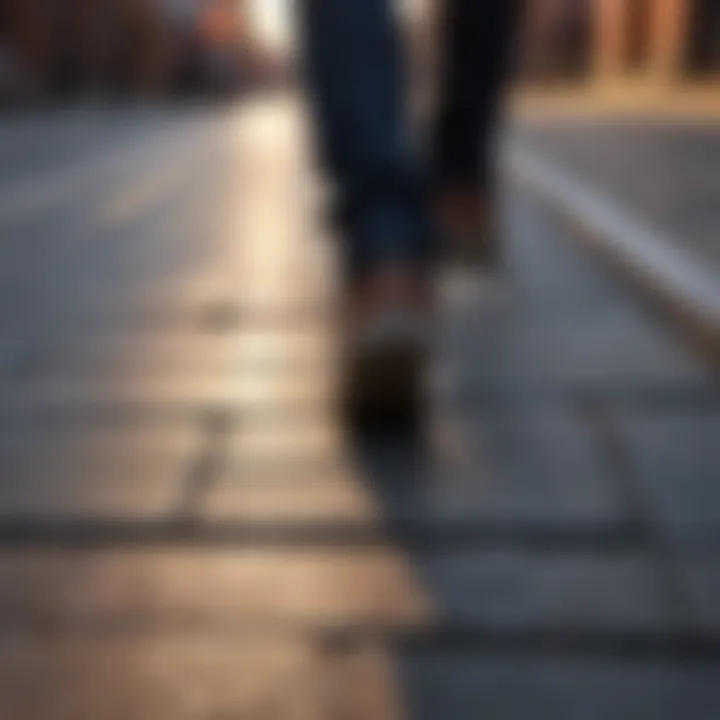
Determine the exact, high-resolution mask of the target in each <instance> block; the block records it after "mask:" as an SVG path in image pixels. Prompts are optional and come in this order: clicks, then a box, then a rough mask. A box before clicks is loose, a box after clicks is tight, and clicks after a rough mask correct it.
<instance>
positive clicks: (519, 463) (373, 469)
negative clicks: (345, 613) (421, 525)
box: [357, 403, 625, 526]
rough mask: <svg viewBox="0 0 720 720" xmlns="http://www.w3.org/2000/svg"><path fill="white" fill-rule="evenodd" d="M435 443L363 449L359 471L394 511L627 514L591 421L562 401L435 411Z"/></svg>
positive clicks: (493, 515)
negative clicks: (584, 420) (564, 404)
mask: <svg viewBox="0 0 720 720" xmlns="http://www.w3.org/2000/svg"><path fill="white" fill-rule="evenodd" d="M432 436H433V440H432V448H431V449H430V450H424V449H422V448H417V447H414V446H408V445H403V444H402V443H392V442H389V443H385V444H380V445H377V446H367V447H361V448H360V451H359V453H358V455H357V474H358V477H359V478H360V479H362V480H363V481H364V482H366V483H367V484H368V485H369V486H370V487H371V488H372V489H373V491H374V492H375V493H376V494H377V495H378V496H379V497H381V498H382V499H383V502H384V503H386V504H387V506H388V508H389V510H390V511H391V513H396V514H398V515H407V514H408V513H410V514H420V515H430V516H433V517H437V518H445V519H453V518H454V519H462V518H476V519H478V520H485V521H492V522H495V523H503V522H545V523H558V522H559V523H573V524H576V525H580V526H582V524H583V523H606V524H613V523H616V522H618V521H622V520H624V519H625V516H624V511H623V509H622V508H620V507H619V506H618V503H617V500H616V498H615V496H614V493H613V489H612V484H611V483H610V482H609V477H608V475H607V468H606V466H605V464H604V458H603V457H602V455H601V452H600V449H599V447H597V446H596V444H595V440H594V438H593V436H592V435H591V434H590V432H589V430H588V427H587V426H586V425H585V424H583V422H582V421H581V419H580V418H579V417H578V416H577V415H575V414H574V413H573V412H572V411H571V410H570V409H569V408H568V407H565V406H562V405H559V406H558V405H549V406H540V407H539V406H535V405H531V404H520V405H517V406H512V405H511V406H502V405H501V406H497V405H495V404H492V403H490V404H489V405H488V406H487V407H486V408H483V409H482V410H478V411H477V412H475V411H473V412H468V413H461V412H457V411H456V412H453V411H452V410H451V409H450V410H448V411H447V412H443V413H441V414H439V416H438V418H437V421H436V423H435V426H434V428H433V431H432Z"/></svg>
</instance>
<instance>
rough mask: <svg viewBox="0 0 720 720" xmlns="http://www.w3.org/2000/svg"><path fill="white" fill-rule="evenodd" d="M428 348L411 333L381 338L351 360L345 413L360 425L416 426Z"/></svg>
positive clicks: (356, 353) (363, 426) (356, 424)
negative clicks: (411, 336) (409, 334)
mask: <svg viewBox="0 0 720 720" xmlns="http://www.w3.org/2000/svg"><path fill="white" fill-rule="evenodd" d="M427 358H428V352H427V348H426V347H425V346H424V344H423V343H421V342H419V341H418V340H417V339H413V338H410V337H403V336H397V337H388V338H384V339H378V340H377V341H375V342H373V343H371V344H368V345H367V346H365V347H363V348H361V349H359V350H357V351H356V352H355V354H354V355H353V357H352V359H351V360H350V362H349V366H348V376H347V387H346V392H345V393H344V410H345V416H346V418H347V420H348V421H349V423H350V424H351V426H354V427H356V428H360V429H376V428H377V429H385V428H388V429H391V428H399V427H403V428H407V427H415V426H417V425H418V424H419V422H420V421H421V419H422V415H423V412H422V409H423V405H424V378H425V368H426V364H427Z"/></svg>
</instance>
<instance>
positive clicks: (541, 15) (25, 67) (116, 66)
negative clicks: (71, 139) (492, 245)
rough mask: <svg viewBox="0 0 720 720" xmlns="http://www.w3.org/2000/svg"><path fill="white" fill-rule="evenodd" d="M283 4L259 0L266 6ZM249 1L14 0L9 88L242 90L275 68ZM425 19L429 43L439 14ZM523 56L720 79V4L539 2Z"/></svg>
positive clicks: (7, 52) (593, 77)
mask: <svg viewBox="0 0 720 720" xmlns="http://www.w3.org/2000/svg"><path fill="white" fill-rule="evenodd" d="M435 1H438V0H425V1H424V2H423V1H422V0H416V2H415V5H416V6H417V7H421V8H422V7H425V9H427V8H428V2H430V3H431V2H435ZM277 5H278V3H277V2H276V0H255V6H256V7H255V10H256V11H257V12H256V14H257V13H260V14H262V13H261V12H260V10H263V8H265V9H266V8H272V7H275V6H277ZM409 5H413V3H412V2H410V3H409ZM257 6H262V7H261V8H260V10H258V7H257ZM250 8H251V0H3V2H2V3H0V95H2V96H4V97H6V98H7V97H11V96H14V97H21V96H25V97H54V96H58V97H62V96H68V95H77V94H106V95H107V94H109V95H113V96H114V95H122V94H126V95H128V94H129V95H136V94H139V95H144V94H150V95H157V94H171V93H175V92H203V93H205V92H228V91H232V90H236V89H238V88H239V87H240V86H242V83H243V80H244V79H247V75H248V74H249V73H250V74H251V73H253V72H255V73H262V72H263V68H265V69H267V68H269V67H270V66H271V65H272V59H271V58H270V56H269V55H270V54H269V53H268V52H267V47H263V46H262V45H260V44H258V43H257V42H256V37H255V35H254V33H253V29H252V23H251V22H250V21H249V17H250V15H251V14H252V13H251V12H250ZM266 14H267V13H266ZM410 15H411V17H412V13H411V14H410ZM418 17H421V18H422V17H424V18H425V19H426V22H425V25H423V22H422V21H419V22H417V23H416V24H415V31H416V37H419V38H420V40H419V43H418V44H419V45H420V46H426V45H427V43H426V42H425V39H426V33H427V32H428V31H430V32H431V31H432V29H431V28H429V27H428V26H427V18H432V13H424V14H423V13H420V14H419V15H418ZM519 59H520V67H519V72H520V74H521V76H522V78H523V79H524V80H525V81H526V82H530V83H536V84H538V83H539V84H542V83H567V82H581V83H588V82H593V81H597V80H600V81H602V82H617V81H626V80H628V79H632V80H633V81H640V82H643V83H647V84H657V82H658V81H661V82H663V83H668V82H670V83H677V82H683V83H687V82H693V81H697V80H702V79H708V78H710V79H711V78H713V77H719V76H720V2H718V0H529V9H528V14H527V32H526V33H525V36H524V42H523V45H522V50H521V52H520V55H519Z"/></svg>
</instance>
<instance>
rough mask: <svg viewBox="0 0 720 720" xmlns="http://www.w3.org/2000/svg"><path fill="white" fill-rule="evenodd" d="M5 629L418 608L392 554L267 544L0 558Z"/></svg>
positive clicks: (415, 593)
mask: <svg viewBox="0 0 720 720" xmlns="http://www.w3.org/2000/svg"><path fill="white" fill-rule="evenodd" d="M0 590H1V592H0V618H2V621H3V623H4V626H5V627H8V628H16V629H18V628H27V629H29V630H36V629H43V628H47V627H50V628H54V629H56V630H58V631H61V630H62V631H67V632H69V633H74V632H80V631H81V630H83V628H88V627H89V628H92V627H96V628H100V629H102V628H103V627H113V626H114V624H119V626H120V627H126V628H132V627H140V628H141V629H143V628H153V627H155V628H158V629H160V630H162V629H163V628H164V629H166V630H171V629H172V628H176V627H181V628H182V627H185V626H190V627H192V626H198V627H200V628H204V629H205V631H207V632H211V631H217V632H219V633H221V634H222V633H227V632H235V631H237V630H239V629H245V630H249V629H255V628H257V629H258V630H259V629H264V630H265V631H268V632H271V631H274V630H277V631H280V632H282V631H291V630H292V629H293V628H295V629H300V628H301V627H303V626H304V625H305V624H309V625H310V626H324V625H327V624H329V625H333V624H335V623H341V624H348V623H349V624H353V623H360V624H365V623H372V622H377V623H391V622H396V623H400V624H403V623H410V622H412V623H415V622H419V621H420V620H422V619H424V618H425V617H426V610H427V606H426V603H425V597H424V594H423V589H422V587H421V586H420V585H419V584H418V581H417V579H416V577H415V573H414V569H413V567H412V565H411V564H410V562H409V560H408V558H407V557H406V556H404V555H403V554H402V553H401V552H400V551H399V550H395V549H392V548H383V547H374V548H366V549H362V548H357V549H353V548H347V549H344V548H333V547H332V546H331V545H328V546H325V547H322V546H321V547H319V548H317V549H307V550H301V549H292V548H291V549H282V548H273V547H272V545H267V546H253V545H245V546H242V547H227V546H226V547H224V548H217V547H216V548H204V549H192V548H184V547H179V548H176V549H135V550H131V549H122V548H119V549H116V550H104V551H103V550H97V551H94V552H87V553H80V552H77V551H75V552H73V551H59V550H57V551H52V550H27V551H16V552H4V553H2V554H0Z"/></svg>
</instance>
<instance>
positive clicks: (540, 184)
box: [514, 115, 720, 360]
mask: <svg viewBox="0 0 720 720" xmlns="http://www.w3.org/2000/svg"><path fill="white" fill-rule="evenodd" d="M514 139H515V141H516V143H517V145H518V146H519V147H520V148H522V149H524V150H525V151H526V152H529V153H530V155H533V156H534V158H535V170H534V171H533V172H532V173H531V174H532V175H533V182H534V184H535V185H536V187H537V188H538V189H540V190H541V192H543V194H544V195H545V196H546V199H548V200H549V201H550V202H551V204H554V205H556V206H558V207H560V208H562V210H563V212H564V213H566V214H567V215H569V216H571V217H572V219H573V221H575V222H576V223H577V224H578V225H579V226H582V227H583V228H584V229H585V230H587V231H589V233H590V234H591V235H592V236H593V244H594V245H595V247H596V248H597V249H599V250H600V251H601V253H602V254H604V255H606V256H608V257H609V258H610V259H611V260H612V261H613V263H614V264H615V265H616V266H618V267H619V268H620V269H621V270H623V271H625V274H626V275H628V276H629V277H630V278H631V279H632V280H633V282H634V283H635V284H636V285H637V286H638V287H639V288H640V289H641V290H642V291H643V292H644V293H645V294H646V295H648V297H649V298H650V299H651V300H653V301H655V302H656V304H659V305H660V306H661V307H662V308H663V310H664V311H666V313H669V315H670V317H671V318H672V319H673V320H674V321H675V322H677V323H678V326H679V327H680V329H681V330H683V331H686V335H687V336H688V337H689V338H690V339H691V340H692V341H693V342H696V343H697V345H698V346H700V347H701V348H702V350H703V352H705V353H706V355H707V356H708V357H711V358H713V359H715V360H720V243H719V242H718V237H719V236H718V228H720V172H719V171H718V167H720V165H719V163H720V123H718V121H717V120H712V119H707V120H701V119H695V120H692V119H688V118H686V119H684V120H682V119H675V120H672V119H670V118H669V117H668V118H666V119H665V120H663V119H662V118H661V117H656V116H651V115H648V116H645V117H643V116H636V117H631V116H627V117H625V118H623V117H622V116H615V117H606V118H604V119H597V118H595V119H593V118H591V117H586V118H577V117H575V118H571V117H566V118H565V119H562V118H558V117H555V118H554V119H552V120H550V119H547V118H546V119H545V120H543V119H541V118H540V117H538V118H536V119H535V120H533V119H529V118H528V117H526V118H525V119H524V120H523V121H520V122H519V123H518V124H517V126H516V128H515V131H514ZM571 195H572V199H570V196H571ZM580 195H582V196H583V199H582V201H580ZM581 208H582V211H581Z"/></svg>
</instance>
